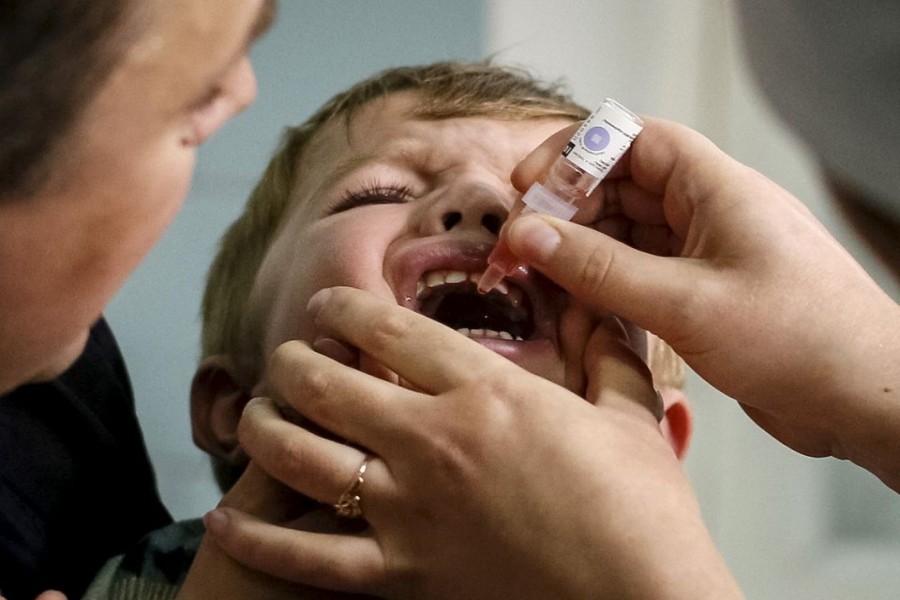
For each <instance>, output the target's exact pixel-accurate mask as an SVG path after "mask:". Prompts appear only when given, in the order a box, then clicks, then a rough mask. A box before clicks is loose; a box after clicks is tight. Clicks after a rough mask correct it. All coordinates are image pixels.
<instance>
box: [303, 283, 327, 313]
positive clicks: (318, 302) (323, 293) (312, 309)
mask: <svg viewBox="0 0 900 600" xmlns="http://www.w3.org/2000/svg"><path fill="white" fill-rule="evenodd" d="M331 294H332V291H331V288H325V289H323V290H319V291H318V292H316V293H315V294H313V295H312V297H311V298H310V299H309V302H308V303H307V304H306V311H307V312H308V313H310V315H311V316H312V317H313V318H315V316H316V315H317V314H319V311H320V310H322V307H323V306H325V303H326V302H328V299H329V298H331Z"/></svg>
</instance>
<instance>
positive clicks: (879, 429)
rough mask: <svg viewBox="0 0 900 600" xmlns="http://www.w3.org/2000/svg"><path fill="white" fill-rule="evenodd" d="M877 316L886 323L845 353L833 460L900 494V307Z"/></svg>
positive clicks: (868, 331) (880, 322) (875, 326)
mask: <svg viewBox="0 0 900 600" xmlns="http://www.w3.org/2000/svg"><path fill="white" fill-rule="evenodd" d="M876 314H880V316H881V318H880V319H879V320H877V321H875V322H874V323H873V324H872V326H871V327H867V328H866V329H865V330H864V331H861V332H859V335H857V336H856V337H855V338H854V340H853V342H852V343H851V344H848V347H846V348H845V352H844V353H843V357H844V361H843V364H844V366H845V368H844V369H843V371H844V374H843V376H842V377H841V379H842V385H840V386H838V387H837V394H835V396H833V398H834V402H835V406H837V407H838V410H836V411H834V413H833V415H832V416H831V423H830V424H829V428H830V430H831V432H832V436H833V439H834V440H835V441H836V444H835V447H834V448H833V452H832V454H833V455H834V456H835V457H837V458H845V459H848V460H850V461H852V462H853V463H855V464H857V465H858V466H860V467H863V468H864V469H866V470H868V471H870V472H872V473H873V474H874V475H876V476H877V477H878V478H879V479H881V480H882V481H883V482H884V483H885V484H886V485H888V487H890V488H891V489H893V490H895V491H897V492H900V307H898V306H897V305H896V304H895V303H893V302H892V303H891V306H890V307H889V308H888V309H887V310H885V311H879V312H878V313H876ZM873 321H874V320H873ZM850 357H856V358H855V359H852V358H850Z"/></svg>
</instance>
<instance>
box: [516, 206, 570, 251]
mask: <svg viewBox="0 0 900 600" xmlns="http://www.w3.org/2000/svg"><path fill="white" fill-rule="evenodd" d="M508 235H509V237H510V239H511V241H513V240H514V246H515V249H516V250H517V252H516V253H517V254H518V255H519V256H521V257H522V258H528V259H531V260H532V261H536V262H546V261H548V260H550V259H551V258H553V255H554V254H555V253H556V249H557V248H559V243H560V241H562V238H560V236H559V232H558V231H556V230H555V229H554V228H553V227H551V226H550V225H549V224H548V223H547V222H546V221H544V220H543V219H542V218H540V217H537V216H531V215H528V216H524V217H520V218H519V219H518V220H516V221H515V222H513V224H512V225H510V227H509V234H508Z"/></svg>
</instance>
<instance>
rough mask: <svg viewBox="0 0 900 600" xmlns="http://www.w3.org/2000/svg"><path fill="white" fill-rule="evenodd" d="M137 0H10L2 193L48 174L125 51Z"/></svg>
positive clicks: (0, 55) (3, 14) (33, 184)
mask: <svg viewBox="0 0 900 600" xmlns="http://www.w3.org/2000/svg"><path fill="white" fill-rule="evenodd" d="M136 4H137V0H4V2H3V5H2V7H0V199H4V198H10V197H23V196H24V197H27V196H30V195H32V194H34V193H36V191H37V190H38V189H39V188H40V186H41V184H42V183H43V182H45V181H46V180H47V179H48V175H49V173H50V172H51V169H52V168H53V167H54V164H55V160H54V158H55V156H56V155H57V154H59V148H60V145H61V144H62V143H63V141H64V140H65V137H66V134H67V133H68V132H69V131H70V130H71V129H72V127H73V126H74V124H75V123H76V122H77V120H78V117H79V116H80V115H81V114H82V113H83V111H84V109H85V107H86V106H87V105H88V103H89V102H90V101H91V99H92V98H93V97H94V95H95V94H96V92H97V91H98V90H99V89H100V87H101V85H102V84H103V83H104V82H105V81H106V79H107V77H108V76H109V75H110V73H111V72H112V70H113V68H114V67H115V66H116V65H117V64H118V62H119V60H120V59H121V57H122V56H123V54H124V53H125V51H126V50H127V48H128V46H129V43H128V42H129V41H130V40H131V39H132V36H131V33H133V32H132V28H129V27H127V26H126V23H127V22H129V21H130V20H131V19H130V18H129V17H130V16H131V15H132V14H133V13H135V6H136Z"/></svg>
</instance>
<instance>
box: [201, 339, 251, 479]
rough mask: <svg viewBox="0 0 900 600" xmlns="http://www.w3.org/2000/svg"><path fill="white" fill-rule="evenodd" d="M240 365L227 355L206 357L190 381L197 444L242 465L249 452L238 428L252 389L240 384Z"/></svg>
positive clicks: (222, 458)
mask: <svg viewBox="0 0 900 600" xmlns="http://www.w3.org/2000/svg"><path fill="white" fill-rule="evenodd" d="M239 381H240V378H239V377H238V375H237V368H236V367H235V365H234V362H233V361H232V360H231V359H230V358H228V357H227V356H221V355H219V356H210V357H207V358H204V359H203V361H201V363H200V365H199V366H198V367H197V372H196V373H194V380H193V381H192V382H191V431H192V433H193V436H194V443H195V444H196V445H197V446H198V447H199V448H201V449H202V450H204V451H206V452H207V453H209V454H210V455H212V456H214V457H217V458H219V459H221V460H223V461H225V462H226V463H228V464H233V465H243V464H245V463H246V461H247V459H246V455H245V454H244V452H243V450H241V447H240V444H239V443H238V437H237V428H238V422H239V421H240V420H241V413H242V412H243V410H244V406H246V405H247V402H249V401H250V399H251V398H252V396H251V395H250V392H249V391H247V390H244V389H243V387H242V386H241V385H240V384H239V383H238V382H239Z"/></svg>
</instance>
